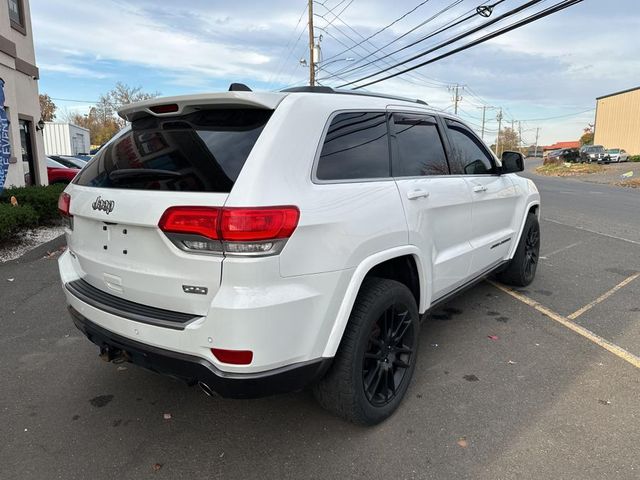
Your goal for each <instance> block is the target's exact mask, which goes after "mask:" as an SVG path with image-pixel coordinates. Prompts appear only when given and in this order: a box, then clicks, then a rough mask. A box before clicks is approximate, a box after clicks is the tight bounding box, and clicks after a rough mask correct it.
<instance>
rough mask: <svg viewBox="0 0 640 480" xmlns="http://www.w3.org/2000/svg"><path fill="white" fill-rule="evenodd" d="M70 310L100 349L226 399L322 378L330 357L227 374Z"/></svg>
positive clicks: (279, 390)
mask: <svg viewBox="0 0 640 480" xmlns="http://www.w3.org/2000/svg"><path fill="white" fill-rule="evenodd" d="M69 312H70V313H71V317H72V318H73V322H74V323H75V325H76V327H77V328H78V329H79V330H80V331H81V332H82V333H84V334H85V335H86V337H87V338H88V339H89V340H91V341H92V342H93V343H95V344H96V345H98V346H99V347H100V349H101V351H106V350H108V351H111V352H121V353H122V354H123V356H124V358H125V359H126V360H127V361H129V362H131V363H133V364H135V365H139V366H141V367H144V368H146V369H148V370H152V371H154V372H157V373H160V374H163V375H167V376H170V377H174V378H178V379H180V380H183V381H185V382H187V383H188V384H190V385H193V384H196V383H199V382H200V383H203V384H205V385H206V386H208V387H209V389H210V390H212V391H213V392H215V393H217V394H218V395H220V396H222V397H227V398H255V397H263V396H267V395H274V394H278V393H286V392H291V391H295V390H300V389H301V388H303V387H305V386H307V385H309V384H311V383H313V382H315V381H317V380H319V379H320V378H321V377H322V375H323V374H324V373H325V372H326V370H327V368H328V367H329V365H330V364H331V360H332V359H331V358H321V359H318V360H312V361H308V362H301V363H296V364H293V365H288V366H286V367H281V368H277V369H274V370H268V371H265V372H260V373H243V374H240V373H228V372H223V371H221V370H219V369H218V368H216V367H215V365H213V364H212V363H210V362H208V361H207V360H205V359H204V358H200V357H196V356H192V355H186V354H183V353H178V352H172V351H170V350H165V349H162V348H157V347H153V346H150V345H146V344H144V343H140V342H136V341H135V340H131V339H129V338H125V337H122V336H120V335H117V334H115V333H113V332H110V331H109V330H106V329H104V328H102V327H100V326H98V325H96V324H95V323H93V322H91V321H90V320H88V319H87V318H85V317H84V316H83V315H82V314H80V313H79V312H78V311H77V310H75V309H74V308H73V307H69Z"/></svg>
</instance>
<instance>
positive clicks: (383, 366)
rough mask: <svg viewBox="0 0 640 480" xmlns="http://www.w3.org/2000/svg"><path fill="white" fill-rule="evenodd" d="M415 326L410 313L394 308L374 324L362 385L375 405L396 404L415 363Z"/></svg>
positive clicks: (389, 309)
mask: <svg viewBox="0 0 640 480" xmlns="http://www.w3.org/2000/svg"><path fill="white" fill-rule="evenodd" d="M414 325H415V322H414V321H412V319H411V317H410V314H409V310H408V309H407V308H406V307H405V306H403V305H401V304H393V305H391V306H390V307H389V308H388V309H387V310H385V311H384V313H383V314H382V315H381V316H380V318H379V319H378V320H377V321H376V322H375V323H374V324H373V327H372V329H371V334H370V336H369V344H368V345H367V349H366V351H365V354H364V361H363V362H362V382H363V387H364V392H365V396H366V397H367V400H368V401H369V402H370V403H371V405H373V406H375V407H381V406H383V405H386V404H388V403H389V402H390V401H392V400H393V399H394V398H395V396H396V394H397V392H398V391H400V387H401V385H402V382H404V381H405V379H406V377H407V372H408V371H409V369H410V368H411V365H412V363H413V361H414V352H413V345H414V340H415V329H414Z"/></svg>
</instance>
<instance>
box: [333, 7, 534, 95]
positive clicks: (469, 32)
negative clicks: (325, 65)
mask: <svg viewBox="0 0 640 480" xmlns="http://www.w3.org/2000/svg"><path fill="white" fill-rule="evenodd" d="M500 1H501V2H503V1H504V0H500ZM541 1H542V0H530V1H529V2H527V3H525V4H523V5H520V6H519V7H516V8H514V9H512V10H509V11H507V12H506V13H504V14H502V15H499V16H498V17H496V18H493V19H491V20H489V21H487V22H485V23H483V24H481V25H478V26H476V27H474V28H472V29H470V30H467V31H465V32H463V33H461V34H459V35H456V36H455V37H453V38H449V39H447V40H445V41H443V42H441V43H439V44H437V45H436V46H434V47H432V48H429V49H428V50H426V51H424V52H421V53H418V54H416V55H413V56H411V57H409V58H407V59H406V60H403V61H402V62H400V63H398V64H397V65H396V66H397V67H399V66H401V65H405V64H407V63H409V62H412V61H413V60H416V59H418V58H421V57H424V56H425V55H428V54H429V53H432V52H435V51H436V50H440V49H441V48H444V47H446V46H449V45H451V44H452V43H455V42H457V41H459V40H462V39H463V38H465V37H468V36H469V35H472V34H474V33H476V32H478V31H480V30H483V29H485V28H487V27H489V26H491V25H493V24H495V23H497V22H500V21H501V20H504V19H505V18H508V17H510V16H512V15H515V14H516V13H520V12H521V11H523V10H525V9H527V8H529V7H532V6H533V5H535V4H537V3H540V2H541ZM494 6H495V5H494ZM477 15H478V13H475V14H473V15H470V16H467V17H465V18H463V19H462V20H460V21H458V22H455V23H454V24H452V25H450V26H448V27H446V28H441V29H440V30H438V31H436V32H433V33H432V34H430V35H428V36H427V37H424V38H422V39H420V40H418V41H417V42H414V44H417V43H420V42H421V41H424V40H426V39H427V38H429V37H432V36H434V35H435V34H438V33H442V32H443V31H444V30H446V29H449V28H451V27H453V26H456V25H459V24H460V23H462V22H464V21H468V20H469V19H471V18H473V17H475V16H477ZM391 69H392V68H386V69H383V70H380V71H378V72H377V73H374V74H371V75H367V76H365V77H362V78H359V79H357V80H354V81H352V82H350V83H348V84H344V85H340V87H347V86H349V85H353V84H354V83H358V82H361V81H363V80H367V79H369V78H371V77H375V76H377V75H380V74H382V73H385V72H388V71H389V70H391ZM408 71H411V69H407V70H403V72H408Z"/></svg>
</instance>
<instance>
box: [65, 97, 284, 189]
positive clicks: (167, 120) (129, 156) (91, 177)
mask: <svg viewBox="0 0 640 480" xmlns="http://www.w3.org/2000/svg"><path fill="white" fill-rule="evenodd" d="M272 113H273V112H272V111H271V110H258V109H224V110H223V109H220V110H202V111H199V112H195V113H191V114H189V115H184V116H180V117H163V118H156V117H145V118H141V119H139V120H135V121H134V122H133V123H132V125H131V130H129V131H127V132H124V133H123V134H121V135H119V136H117V137H116V138H114V139H113V140H112V141H111V142H109V143H108V144H107V145H105V147H103V148H102V149H100V151H99V152H98V154H97V155H96V156H95V157H94V158H93V159H92V160H91V161H90V162H89V163H88V164H87V166H86V167H85V168H84V169H83V170H82V172H81V173H80V175H78V176H77V177H76V179H75V181H74V183H76V184H78V185H83V186H88V187H99V188H126V189H134V190H172V191H183V192H223V193H228V192H230V191H231V188H232V187H233V184H234V183H235V181H236V180H237V178H238V175H239V174H240V171H241V170H242V167H243V166H244V163H245V161H246V160H247V157H248V156H249V153H250V152H251V150H252V149H253V146H254V145H255V143H256V141H257V140H258V137H259V136H260V133H262V130H263V129H264V126H265V125H266V123H267V121H268V120H269V117H271V114H272Z"/></svg>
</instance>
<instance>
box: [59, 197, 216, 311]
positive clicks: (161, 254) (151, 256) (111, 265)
mask: <svg viewBox="0 0 640 480" xmlns="http://www.w3.org/2000/svg"><path fill="white" fill-rule="evenodd" d="M68 192H69V193H70V195H71V214H72V215H73V232H72V234H71V235H70V237H69V249H70V250H71V252H72V253H73V255H74V256H75V258H76V260H77V262H76V265H77V266H78V270H79V271H78V272H77V273H78V275H79V276H80V277H81V278H82V279H84V280H85V281H86V282H88V283H90V284H91V285H93V286H94V287H96V288H98V289H100V290H103V291H105V292H107V293H110V294H112V295H116V296H118V297H121V298H124V299H126V300H130V301H133V302H136V303H140V304H143V305H151V306H154V307H158V308H163V309H166V310H173V311H177V312H185V313H192V314H195V315H206V313H207V310H208V307H209V305H210V304H211V300H212V298H213V296H214V295H215V293H216V291H217V290H218V287H219V286H220V275H221V273H222V256H211V255H193V254H189V253H185V252H183V251H182V250H180V249H178V248H177V247H176V246H174V245H173V244H172V243H171V242H170V241H169V239H168V238H167V237H166V236H165V235H164V234H163V233H162V232H161V231H160V230H159V229H158V226H157V225H158V220H159V219H160V217H161V216H162V213H163V212H164V211H165V210H166V209H167V208H168V207H170V206H173V205H176V204H183V205H190V204H193V203H195V202H197V204H199V205H203V206H219V205H223V204H224V202H225V200H226V198H227V195H226V194H223V193H217V194H209V195H207V200H206V201H203V199H202V195H199V196H198V198H195V196H194V194H192V193H188V192H172V194H171V195H166V194H163V193H164V192H154V191H149V192H141V191H135V190H117V191H114V190H110V189H96V188H87V187H79V186H73V188H71V189H69V190H68ZM100 202H101V203H100ZM98 204H101V205H104V209H100V208H98V209H94V206H97V205H98ZM107 211H108V213H107ZM183 286H198V287H204V288H206V289H207V294H206V295H194V294H187V293H185V292H184V289H183Z"/></svg>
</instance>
